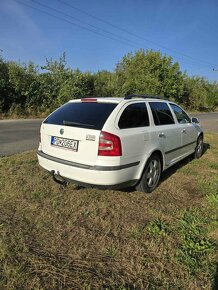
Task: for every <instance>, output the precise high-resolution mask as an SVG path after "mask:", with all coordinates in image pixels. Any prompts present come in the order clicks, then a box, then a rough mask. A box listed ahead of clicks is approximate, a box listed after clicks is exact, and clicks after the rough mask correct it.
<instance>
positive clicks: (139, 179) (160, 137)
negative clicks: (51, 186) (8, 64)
mask: <svg viewBox="0 0 218 290" xmlns="http://www.w3.org/2000/svg"><path fill="white" fill-rule="evenodd" d="M40 137H41V138H40V139H41V140H40V143H39V148H38V160H39V164H40V165H41V166H42V167H43V168H45V169H46V170H48V171H50V172H51V173H52V175H53V178H54V180H55V181H57V182H59V183H61V184H63V185H65V184H66V183H67V180H73V181H74V182H75V183H77V184H79V185H82V186H96V187H103V188H105V187H106V188H107V187H109V188H124V187H128V186H136V189H137V190H139V191H143V192H151V191H153V190H154V189H155V188H156V187H157V185H158V182H159V179H160V175H161V172H162V171H164V170H166V169H167V168H169V167H170V166H172V165H173V164H175V163H176V162H178V161H180V160H181V159H183V158H185V157H186V156H188V155H190V154H193V153H194V155H195V157H196V158H199V157H200V156H201V155H202V152H203V131H202V128H201V127H200V125H199V124H198V120H197V119H196V118H190V117H189V116H188V114H187V113H186V112H185V111H184V110H183V109H181V107H180V106H178V105H176V104H175V103H173V102H171V101H169V100H163V99H160V98H156V97H150V96H147V95H130V96H127V97H125V98H82V99H77V100H72V101H69V102H68V103H66V104H65V105H63V106H61V107H60V108H58V109H57V110H56V111H54V112H53V113H52V114H51V115H49V116H48V117H47V118H46V119H45V120H44V121H43V123H42V125H41V129H40Z"/></svg>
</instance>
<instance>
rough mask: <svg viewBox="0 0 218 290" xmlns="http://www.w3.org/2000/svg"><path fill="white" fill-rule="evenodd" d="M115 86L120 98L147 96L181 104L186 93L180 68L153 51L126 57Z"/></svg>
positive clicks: (120, 66) (117, 71)
mask: <svg viewBox="0 0 218 290" xmlns="http://www.w3.org/2000/svg"><path fill="white" fill-rule="evenodd" d="M114 82H115V83H114V87H115V95H116V96H124V95H127V94H134V93H139V94H143V93H144V94H152V95H163V96H164V97H167V98H172V99H176V100H179V99H180V98H181V97H182V93H183V76H182V73H181V71H180V68H179V64H178V63H177V62H176V63H173V62H172V58H171V57H167V56H166V55H164V56H162V55H161V53H160V52H154V51H152V50H146V51H144V50H139V51H137V52H136V53H135V54H132V53H129V54H127V55H125V56H124V57H123V59H122V60H121V61H120V62H119V63H118V64H117V67H116V69H115V78H114Z"/></svg>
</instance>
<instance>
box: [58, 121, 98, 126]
mask: <svg viewBox="0 0 218 290" xmlns="http://www.w3.org/2000/svg"><path fill="white" fill-rule="evenodd" d="M63 124H64V125H66V126H84V127H95V125H92V124H84V123H78V122H71V121H65V120H63Z"/></svg>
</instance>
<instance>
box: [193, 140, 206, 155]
mask: <svg viewBox="0 0 218 290" xmlns="http://www.w3.org/2000/svg"><path fill="white" fill-rule="evenodd" d="M203 149H204V142H203V136H202V135H200V136H199V137H198V139H197V143H196V147H195V153H194V157H195V158H196V159H198V158H200V157H201V156H202V154H203Z"/></svg>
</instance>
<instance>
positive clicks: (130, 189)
mask: <svg viewBox="0 0 218 290" xmlns="http://www.w3.org/2000/svg"><path fill="white" fill-rule="evenodd" d="M208 149H210V144H208V143H204V147H203V154H202V155H204V154H205V153H206V152H207V150H208ZM193 159H194V157H193V155H190V156H188V157H186V158H184V159H183V160H181V161H180V162H178V163H176V164H174V165H173V166H171V167H170V168H169V169H167V170H165V171H164V172H162V174H161V177H160V182H159V184H160V183H162V182H164V181H165V180H167V179H168V178H169V177H171V176H172V175H173V174H174V173H176V171H177V170H179V169H180V168H182V167H184V166H185V165H187V164H188V163H189V162H191V161H192V160H193ZM83 188H84V187H83V186H80V185H76V187H75V189H76V190H80V189H83ZM90 188H91V186H90ZM118 191H121V192H126V193H130V192H134V191H136V189H135V188H134V187H127V188H122V189H118Z"/></svg>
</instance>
